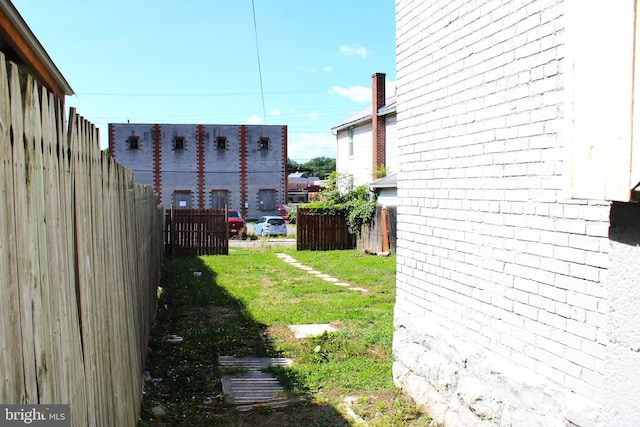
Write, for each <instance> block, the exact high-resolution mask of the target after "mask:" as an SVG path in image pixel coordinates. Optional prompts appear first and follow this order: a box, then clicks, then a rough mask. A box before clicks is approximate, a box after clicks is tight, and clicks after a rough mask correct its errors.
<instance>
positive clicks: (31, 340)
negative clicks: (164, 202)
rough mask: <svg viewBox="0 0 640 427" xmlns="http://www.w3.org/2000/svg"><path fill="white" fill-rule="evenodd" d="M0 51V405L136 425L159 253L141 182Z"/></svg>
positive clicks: (149, 197) (82, 421) (90, 422)
mask: <svg viewBox="0 0 640 427" xmlns="http://www.w3.org/2000/svg"><path fill="white" fill-rule="evenodd" d="M66 122H67V120H66V119H65V114H64V111H63V109H62V103H61V101H60V100H59V99H57V98H56V97H55V96H53V95H51V94H49V93H48V91H47V90H46V89H44V88H42V87H40V86H39V85H38V84H37V83H36V81H35V80H33V79H32V78H31V77H30V76H28V75H24V74H21V73H20V71H19V70H18V67H17V66H16V65H15V64H13V63H7V62H6V61H5V58H4V56H3V55H2V54H0V251H2V253H1V256H0V295H2V298H0V322H2V328H0V369H1V370H2V374H3V381H2V384H1V385H0V402H2V403H23V404H24V403H41V404H42V403H44V404H46V403H61V404H70V408H71V424H72V425H74V426H97V425H109V426H110V425H132V426H133V425H136V424H137V421H138V414H139V411H140V401H141V387H140V381H141V377H142V372H143V370H144V359H145V355H146V348H147V341H148V336H149V329H150V325H151V322H152V321H153V318H154V315H155V311H156V286H157V284H158V281H159V274H160V265H161V260H162V256H163V249H164V248H163V241H162V219H163V218H162V214H163V212H162V210H161V207H160V206H159V204H158V198H157V196H156V195H155V194H153V191H152V189H151V188H150V187H143V186H138V185H135V184H134V183H133V176H132V173H131V171H128V170H126V169H124V168H123V167H121V166H119V165H117V164H116V163H115V161H113V160H112V159H111V158H109V157H108V156H107V155H105V154H104V153H101V151H100V145H99V135H98V130H97V129H96V128H95V126H93V125H91V124H90V123H89V122H87V121H86V120H84V119H83V118H82V117H80V116H79V115H77V114H76V113H75V110H74V109H72V110H71V111H70V112H69V117H68V128H66V125H65V123H66Z"/></svg>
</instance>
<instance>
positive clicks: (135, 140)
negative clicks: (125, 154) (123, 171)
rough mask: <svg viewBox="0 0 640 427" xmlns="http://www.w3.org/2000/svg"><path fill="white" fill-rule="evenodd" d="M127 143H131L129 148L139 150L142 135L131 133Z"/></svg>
mask: <svg viewBox="0 0 640 427" xmlns="http://www.w3.org/2000/svg"><path fill="white" fill-rule="evenodd" d="M127 145H129V150H137V149H138V148H139V147H140V137H139V136H137V135H131V136H130V137H129V138H127Z"/></svg>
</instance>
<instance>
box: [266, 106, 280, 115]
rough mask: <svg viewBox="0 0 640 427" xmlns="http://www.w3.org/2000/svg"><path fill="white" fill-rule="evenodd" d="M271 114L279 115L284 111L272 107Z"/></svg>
mask: <svg viewBox="0 0 640 427" xmlns="http://www.w3.org/2000/svg"><path fill="white" fill-rule="evenodd" d="M269 114H271V115H272V116H279V115H281V114H282V111H280V109H279V108H273V109H271V111H269Z"/></svg>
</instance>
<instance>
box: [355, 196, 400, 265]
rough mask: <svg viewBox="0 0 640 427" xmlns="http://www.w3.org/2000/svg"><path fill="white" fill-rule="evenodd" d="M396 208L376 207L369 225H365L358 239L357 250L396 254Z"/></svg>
mask: <svg viewBox="0 0 640 427" xmlns="http://www.w3.org/2000/svg"><path fill="white" fill-rule="evenodd" d="M397 215H398V214H397V207H395V206H386V207H382V206H376V215H375V218H374V220H373V221H372V222H371V224H368V225H365V226H364V227H363V230H362V236H360V238H358V249H360V250H363V251H365V252H371V253H380V252H393V253H395V252H396V233H397V227H396V224H397V219H396V218H397Z"/></svg>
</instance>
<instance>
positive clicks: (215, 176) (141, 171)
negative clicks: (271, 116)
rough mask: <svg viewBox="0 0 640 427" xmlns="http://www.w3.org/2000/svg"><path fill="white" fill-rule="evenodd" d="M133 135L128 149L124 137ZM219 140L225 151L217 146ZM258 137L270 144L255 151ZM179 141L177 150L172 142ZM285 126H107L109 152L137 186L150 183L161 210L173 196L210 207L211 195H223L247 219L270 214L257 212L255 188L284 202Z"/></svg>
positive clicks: (273, 213)
mask: <svg viewBox="0 0 640 427" xmlns="http://www.w3.org/2000/svg"><path fill="white" fill-rule="evenodd" d="M131 135H134V136H137V137H138V141H139V144H138V147H137V148H134V149H131V148H130V147H129V144H128V138H129V137H130V136H131ZM218 137H223V138H224V139H225V141H226V146H225V148H222V149H220V148H219V147H218V142H217V138H218ZM260 138H267V139H268V140H269V144H268V149H260V148H259V147H258V141H259V140H260ZM177 139H180V140H181V141H183V146H182V147H181V148H176V140H177ZM286 144H287V127H286V126H274V125H269V126H267V125H255V126H238V125H193V124H162V125H151V124H137V123H136V124H134V123H127V124H110V125H109V149H110V153H111V155H112V156H113V157H114V158H115V159H116V161H117V162H118V163H120V164H122V165H124V166H125V167H127V168H130V169H132V170H133V173H134V180H135V182H136V183H142V184H153V185H154V190H156V191H157V192H158V193H159V194H160V196H161V201H162V204H163V206H164V207H165V208H167V209H168V208H169V207H170V206H171V204H172V203H173V204H175V203H176V201H175V200H174V199H175V198H174V193H175V192H184V191H190V192H191V197H190V200H191V207H192V208H210V207H212V205H211V203H212V200H211V191H212V190H224V191H228V198H229V208H230V209H236V210H238V211H239V212H242V214H243V215H244V216H245V217H247V218H250V219H256V218H258V217H259V216H261V215H275V214H276V209H273V210H271V211H264V210H260V207H259V200H258V195H259V192H260V190H262V189H269V190H274V191H275V194H276V206H277V205H279V204H282V203H284V202H285V201H286V170H285V169H286V164H287V163H286V162H287V159H286V153H287V147H286Z"/></svg>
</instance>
